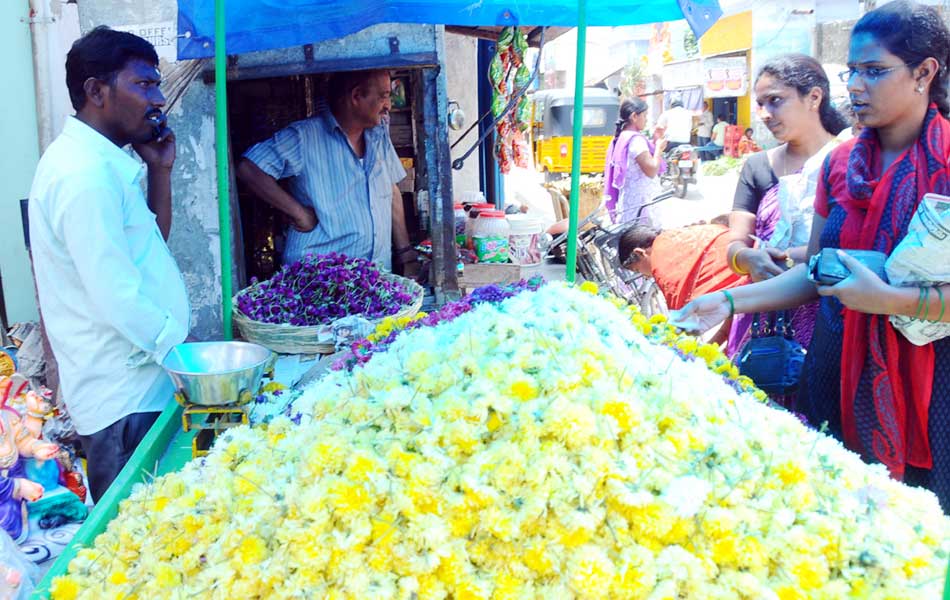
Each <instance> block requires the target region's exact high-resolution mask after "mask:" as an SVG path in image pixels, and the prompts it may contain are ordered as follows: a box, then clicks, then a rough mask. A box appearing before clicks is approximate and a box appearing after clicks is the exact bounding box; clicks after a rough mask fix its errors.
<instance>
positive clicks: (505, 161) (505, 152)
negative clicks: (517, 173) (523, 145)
mask: <svg viewBox="0 0 950 600" xmlns="http://www.w3.org/2000/svg"><path fill="white" fill-rule="evenodd" d="M495 157H496V158H498V170H499V171H501V173H502V175H507V174H508V173H510V172H511V144H510V143H509V142H508V140H507V139H505V138H498V141H497V142H495Z"/></svg>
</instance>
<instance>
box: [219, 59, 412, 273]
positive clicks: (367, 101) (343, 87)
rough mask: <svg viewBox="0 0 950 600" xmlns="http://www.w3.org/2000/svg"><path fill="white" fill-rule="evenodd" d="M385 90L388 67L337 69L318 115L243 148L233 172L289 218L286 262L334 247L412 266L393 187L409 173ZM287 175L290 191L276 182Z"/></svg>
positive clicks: (399, 202) (383, 263)
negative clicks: (390, 122)
mask: <svg viewBox="0 0 950 600" xmlns="http://www.w3.org/2000/svg"><path fill="white" fill-rule="evenodd" d="M390 89H391V88H390V78H389V73H388V72H387V71H354V72H347V73H337V74H334V75H333V76H331V78H330V81H329V85H328V90H329V93H328V95H329V98H328V99H327V100H328V102H327V104H326V105H324V106H321V107H320V109H319V110H318V112H317V114H316V115H315V116H313V117H311V118H309V119H305V120H303V121H297V122H295V123H291V124H290V125H289V126H287V127H286V128H285V129H282V130H280V131H278V132H277V133H276V134H275V135H274V136H273V137H272V138H270V139H268V140H265V141H263V142H260V143H259V144H256V145H254V146H252V147H251V148H250V149H249V150H248V151H247V152H246V153H245V154H244V159H243V160H242V161H241V162H240V164H239V165H238V168H237V176H238V178H239V179H240V180H241V181H242V182H244V183H245V184H246V185H247V186H248V187H249V188H250V190H251V191H252V192H253V193H254V194H255V195H256V196H257V197H259V198H261V199H263V200H264V201H265V202H267V203H268V204H270V205H271V206H273V207H275V208H276V209H278V210H280V211H281V212H283V213H284V214H286V215H287V216H288V217H289V218H290V221H291V227H290V228H289V229H288V232H287V243H286V247H285V248H284V256H283V260H284V263H289V262H292V261H295V260H298V259H300V258H302V257H303V256H304V255H306V254H309V253H316V254H324V253H328V252H339V253H342V254H346V255H347V256H353V257H360V258H366V259H369V260H371V261H373V262H375V263H376V264H377V265H379V266H381V267H384V268H386V269H391V268H392V256H393V255H395V256H396V259H397V262H399V263H401V264H403V265H404V266H409V265H411V264H413V263H412V262H411V259H414V258H415V257H414V251H413V249H412V246H410V244H409V234H408V232H407V230H406V219H405V214H404V211H403V204H402V194H400V192H399V189H398V188H397V187H396V184H397V183H399V182H400V181H401V180H402V179H403V178H404V177H405V176H406V171H405V169H403V167H402V163H400V161H399V157H398V156H397V155H396V150H395V148H393V143H392V140H390V138H389V131H388V128H387V126H386V124H385V123H384V122H383V120H384V117H385V116H386V115H387V114H388V113H389V110H390V107H391V105H390V97H389V96H390ZM285 178H286V179H288V180H289V183H290V193H287V192H286V191H285V190H284V189H283V188H282V187H281V186H280V185H278V183H277V180H278V179H285ZM393 242H395V243H393ZM393 246H395V251H393Z"/></svg>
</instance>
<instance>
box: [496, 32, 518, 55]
mask: <svg viewBox="0 0 950 600" xmlns="http://www.w3.org/2000/svg"><path fill="white" fill-rule="evenodd" d="M515 40H516V36H515V28H514V27H503V28H502V30H501V31H500V32H498V53H499V54H501V53H502V52H504V51H505V50H507V49H508V48H509V47H511V44H512V43H513V42H514V41H515Z"/></svg>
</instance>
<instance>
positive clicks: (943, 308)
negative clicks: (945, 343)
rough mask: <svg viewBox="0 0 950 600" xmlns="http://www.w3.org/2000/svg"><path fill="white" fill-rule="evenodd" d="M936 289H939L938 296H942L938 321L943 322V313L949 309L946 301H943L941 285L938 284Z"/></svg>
mask: <svg viewBox="0 0 950 600" xmlns="http://www.w3.org/2000/svg"><path fill="white" fill-rule="evenodd" d="M934 289H935V290H937V296H938V297H939V298H940V316H939V317H937V322H942V321H943V313H944V311H946V310H947V305H946V304H944V302H943V290H941V289H940V286H939V285H938V286H936V287H935V288H934Z"/></svg>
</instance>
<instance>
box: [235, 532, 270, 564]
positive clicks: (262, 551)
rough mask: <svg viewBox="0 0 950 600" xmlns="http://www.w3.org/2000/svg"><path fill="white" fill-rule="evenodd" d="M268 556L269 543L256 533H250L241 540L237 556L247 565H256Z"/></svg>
mask: <svg viewBox="0 0 950 600" xmlns="http://www.w3.org/2000/svg"><path fill="white" fill-rule="evenodd" d="M266 556H267V545H266V544H265V543H264V541H263V540H261V538H259V537H257V536H256V535H249V536H247V537H246V538H244V540H242V541H241V545H240V546H238V549H237V557H238V559H240V561H241V562H242V563H244V564H247V565H255V564H257V563H259V562H261V561H262V560H264V559H265V558H266Z"/></svg>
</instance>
